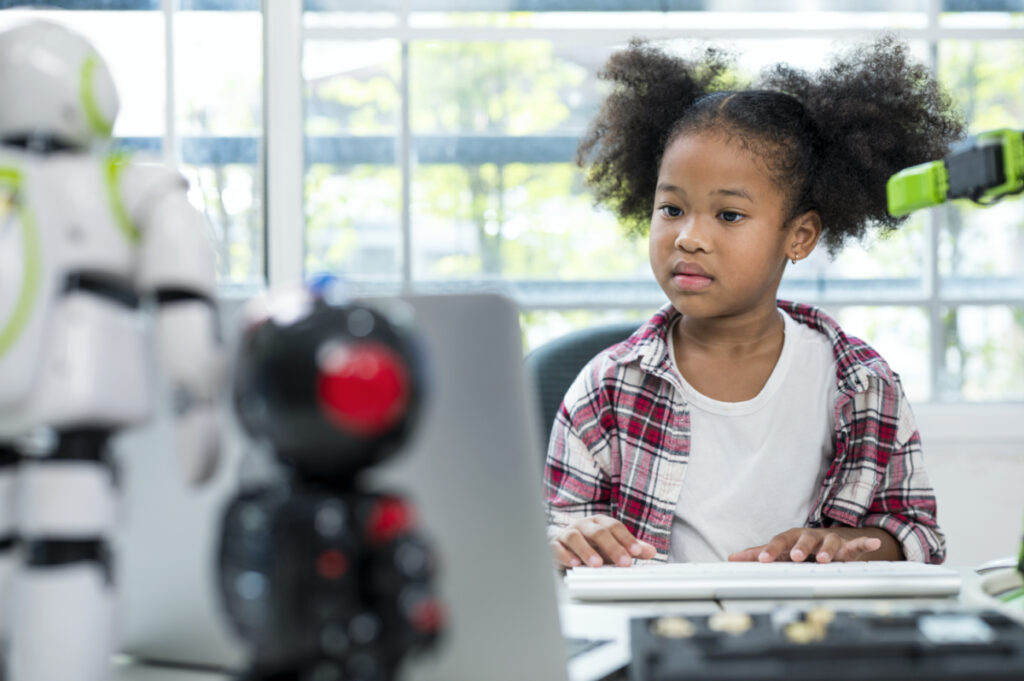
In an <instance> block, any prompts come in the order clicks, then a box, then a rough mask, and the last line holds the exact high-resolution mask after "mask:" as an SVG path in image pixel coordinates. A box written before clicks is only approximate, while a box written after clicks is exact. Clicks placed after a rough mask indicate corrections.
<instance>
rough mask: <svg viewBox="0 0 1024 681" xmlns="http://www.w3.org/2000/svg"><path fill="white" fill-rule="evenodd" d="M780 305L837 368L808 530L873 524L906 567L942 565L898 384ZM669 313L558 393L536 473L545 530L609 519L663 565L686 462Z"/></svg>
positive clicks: (869, 359) (868, 358)
mask: <svg viewBox="0 0 1024 681" xmlns="http://www.w3.org/2000/svg"><path fill="white" fill-rule="evenodd" d="M778 304H779V307H780V308H781V309H782V310H783V311H785V312H787V313H788V314H789V315H790V316H792V317H793V318H794V319H795V320H796V321H798V322H801V323H803V324H806V325H807V326H809V327H811V328H812V329H816V330H817V331H819V332H821V333H823V334H825V335H826V336H827V337H828V339H829V340H830V342H831V343H832V349H833V352H834V354H835V359H836V366H837V370H836V378H837V382H838V387H839V397H838V399H837V400H836V404H835V435H834V439H833V445H834V450H835V452H834V456H833V459H832V463H831V465H830V466H829V468H828V471H827V472H826V474H825V478H824V480H823V482H822V485H821V489H820V490H819V491H818V493H817V496H816V498H815V500H814V503H813V504H812V507H811V513H810V515H809V517H808V518H807V526H808V527H829V526H850V527H880V528H882V529H884V530H886V531H887V532H889V533H890V534H891V535H892V536H893V537H895V538H896V540H897V541H899V543H900V544H901V546H902V547H903V552H904V555H905V556H906V559H907V560H915V561H922V562H931V563H940V562H942V561H943V560H944V558H945V537H944V535H943V533H942V531H941V530H940V529H939V527H938V525H937V523H936V512H935V494H934V492H933V490H932V487H931V484H930V482H929V481H928V477H927V474H926V473H925V470H924V465H923V460H922V454H921V441H920V437H919V435H918V432H917V426H916V424H915V421H914V416H913V413H912V412H911V409H910V405H909V404H908V402H907V399H906V397H905V396H904V395H903V389H902V387H901V385H900V381H899V377H898V376H897V375H896V374H895V373H893V371H892V370H891V369H890V368H889V366H888V364H886V362H885V360H884V359H882V357H881V356H880V355H878V353H876V352H875V351H874V350H873V349H872V348H871V347H870V346H868V345H867V344H866V343H864V342H863V341H861V340H859V339H857V338H853V337H850V336H847V335H846V334H844V333H843V331H842V329H840V328H839V326H838V324H836V322H835V321H834V320H833V319H832V318H830V317H829V316H828V315H826V314H825V313H824V312H822V311H821V310H819V309H817V308H814V307H811V306H808V305H800V304H796V303H790V302H786V301H779V303H778ZM678 315H679V313H678V312H677V311H676V310H674V309H673V308H672V306H671V305H668V306H666V307H665V308H663V309H662V310H660V311H659V312H658V313H657V314H655V315H654V316H653V317H652V318H651V319H650V321H648V322H647V323H646V324H644V325H643V326H641V327H640V328H639V329H638V330H637V331H636V332H635V333H633V335H632V336H630V338H628V339H627V340H625V341H623V342H621V343H618V344H616V345H613V346H612V347H610V348H608V349H607V350H605V351H603V352H601V353H600V354H598V356H597V357H595V358H594V359H593V360H591V361H590V363H589V364H587V366H586V367H585V368H584V369H583V371H582V372H581V373H580V375H579V376H578V377H577V378H576V380H575V381H574V382H573V385H572V386H571V387H570V388H569V390H568V392H567V393H566V396H565V400H564V401H563V403H562V406H561V408H560V409H559V411H558V414H557V416H556V417H555V424H554V427H553V429H552V434H551V440H550V443H549V446H548V453H547V462H546V464H545V467H544V482H545V491H546V500H547V512H548V524H549V531H550V532H551V533H552V534H554V533H556V532H557V531H558V530H559V529H560V528H562V527H565V526H566V525H568V524H569V523H571V522H572V521H574V520H577V519H580V518H584V517H586V516H590V515H594V514H598V513H600V514H604V515H609V516H612V517H615V518H618V519H619V520H620V521H622V523H623V524H624V525H625V526H626V527H627V528H628V529H629V531H630V532H632V533H633V534H634V536H636V537H638V538H639V539H642V540H644V541H646V542H648V543H650V544H652V545H654V547H655V548H656V549H657V552H658V553H657V556H656V557H655V558H654V560H655V561H660V562H664V561H667V560H668V551H669V538H670V532H671V527H672V522H673V519H674V517H675V509H676V502H677V500H678V499H679V493H680V490H681V489H682V485H683V479H684V477H685V475H686V464H687V460H688V458H689V455H690V413H689V410H688V409H687V404H686V401H685V399H684V397H683V391H682V387H681V385H680V383H679V379H678V376H679V374H678V371H677V370H676V368H675V364H674V362H673V361H672V360H671V358H670V357H669V356H668V344H667V343H666V334H667V333H668V330H669V329H670V328H671V325H672V321H673V320H674V319H675V318H676V317H677V316H678ZM768 539H770V537H765V541H766V542H767V541H768Z"/></svg>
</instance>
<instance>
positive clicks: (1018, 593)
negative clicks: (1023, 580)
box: [999, 587, 1024, 603]
mask: <svg viewBox="0 0 1024 681" xmlns="http://www.w3.org/2000/svg"><path fill="white" fill-rule="evenodd" d="M1018 599H1020V601H1021V602H1022V603H1024V587H1021V588H1019V589H1015V590H1014V591H1011V592H1009V593H1005V594H1002V595H1001V596H999V600H1001V601H1002V602H1003V603H1011V602H1013V601H1016V600H1018Z"/></svg>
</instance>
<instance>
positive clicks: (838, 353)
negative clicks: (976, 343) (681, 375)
mask: <svg viewBox="0 0 1024 681" xmlns="http://www.w3.org/2000/svg"><path fill="white" fill-rule="evenodd" d="M778 306H779V309H781V310H782V311H783V312H785V313H787V314H788V315H789V316H791V317H792V318H793V319H795V320H796V321H798V322H800V323H801V324H804V325H805V326H809V327H811V328H812V329H815V330H816V331H818V332H820V333H823V334H824V335H825V336H826V337H827V338H828V340H829V342H830V343H831V344H832V354H833V355H834V356H835V358H836V378H837V380H838V383H839V389H840V390H841V391H842V392H846V393H850V394H853V393H863V392H866V391H867V390H868V387H869V385H870V382H871V379H872V378H875V379H878V378H881V379H883V380H886V381H891V380H893V378H894V376H893V374H892V370H891V369H890V368H889V366H888V365H887V364H886V363H885V361H884V360H883V359H882V357H881V356H880V355H879V354H878V353H877V352H875V351H874V350H873V349H872V348H871V347H870V346H869V345H867V344H866V343H864V342H863V341H861V340H860V339H858V338H854V337H851V336H847V335H846V333H844V332H843V330H842V329H841V328H840V327H839V324H838V323H837V322H836V321H835V320H834V319H832V317H830V316H829V315H828V314H826V313H825V312H824V311H823V310H821V309H820V308H817V307H814V306H813V305H804V304H801V303H793V302H790V301H787V300H779V301H778ZM679 316H680V313H679V311H678V310H676V309H675V308H673V307H672V305H671V304H666V305H665V306H664V307H662V308H661V309H660V310H658V311H657V312H656V313H655V314H654V316H652V317H651V318H650V319H649V320H647V322H645V323H644V324H643V326H641V327H640V328H639V329H637V330H636V331H635V332H634V333H633V335H632V336H630V337H629V339H628V340H627V341H626V342H625V343H624V344H623V346H622V348H621V351H620V352H617V353H616V355H617V356H615V359H616V360H617V361H619V362H622V363H630V362H635V361H639V362H640V367H641V369H643V370H644V371H645V372H647V373H649V374H652V375H655V376H671V375H672V363H671V362H670V361H669V357H668V341H667V335H668V332H669V329H671V328H672V323H673V322H674V321H675V320H676V318H677V317H679Z"/></svg>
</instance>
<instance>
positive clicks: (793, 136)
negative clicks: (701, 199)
mask: <svg viewBox="0 0 1024 681" xmlns="http://www.w3.org/2000/svg"><path fill="white" fill-rule="evenodd" d="M599 76H600V77H601V78H603V79H605V80H608V81H611V82H612V83H613V91H612V93H611V94H610V95H609V96H608V97H607V98H606V99H605V101H604V104H603V106H602V108H601V110H600V112H599V113H598V115H597V116H596V117H595V119H594V120H593V121H592V122H591V125H590V128H589V130H588V131H587V133H586V134H585V135H584V137H583V138H582V139H581V140H580V144H579V149H578V152H577V159H576V160H577V163H578V164H579V165H580V166H581V167H583V168H585V169H586V170H587V182H588V184H589V185H590V186H591V187H592V189H593V190H594V192H595V196H596V199H597V201H598V202H600V203H604V204H606V205H608V206H609V207H610V208H612V210H613V211H614V212H615V213H616V214H617V215H618V217H619V219H620V220H621V222H622V224H623V226H624V227H625V228H626V229H627V231H629V232H631V233H633V234H645V233H646V231H647V229H648V228H649V226H650V219H651V210H652V205H653V201H654V194H655V186H656V184H657V179H658V167H659V165H660V163H661V157H662V154H663V152H664V150H665V148H666V147H667V146H668V144H669V143H670V142H672V141H673V140H675V139H676V138H677V137H678V136H679V135H682V134H684V133H690V132H695V131H714V132H720V133H723V134H727V135H729V136H730V138H731V139H736V140H740V141H741V142H742V144H744V146H745V148H747V149H749V150H750V151H752V152H753V153H755V154H756V155H757V156H758V157H760V158H761V159H763V160H764V161H765V163H766V165H767V167H768V169H769V170H770V172H772V174H773V179H774V180H775V181H776V183H777V184H778V186H779V187H781V188H785V191H786V192H787V199H788V202H787V205H788V208H789V210H788V214H789V217H790V218H791V217H795V216H797V215H800V214H802V213H803V212H805V211H807V210H812V209H813V210H816V211H818V213H819V215H820V216H821V220H822V226H823V230H822V241H823V242H824V243H825V245H826V246H827V247H828V249H829V251H830V252H833V253H834V252H835V251H837V250H838V249H839V248H840V247H841V246H842V245H843V244H844V243H845V242H846V241H847V240H849V239H855V238H859V237H861V236H863V234H864V232H865V230H866V228H867V227H868V226H869V225H871V224H874V225H878V226H880V227H882V228H883V229H884V230H888V229H892V228H894V227H896V226H897V225H898V224H900V223H901V222H902V221H903V220H905V219H906V218H905V217H904V218H894V217H892V216H891V215H889V213H888V210H887V209H886V195H885V183H886V181H887V180H888V179H889V177H890V176H891V175H892V174H893V173H895V172H897V171H899V170H902V169H903V168H906V167H908V166H912V165H916V164H918V163H924V162H925V161H930V160H934V159H937V158H941V157H943V156H945V155H946V154H947V153H948V152H949V145H950V144H951V143H952V142H954V141H955V140H957V139H959V138H961V137H963V134H964V121H963V118H962V116H961V115H960V114H959V113H958V112H957V111H956V109H955V108H954V107H953V104H952V100H951V98H950V96H949V95H948V94H947V93H946V92H945V91H944V90H943V89H942V88H941V87H940V86H939V84H938V82H936V80H935V78H934V76H933V75H932V73H931V71H930V70H929V69H928V67H927V66H925V65H923V64H921V63H918V62H915V61H913V60H912V59H911V58H910V55H909V54H908V50H907V47H906V45H905V44H903V43H902V42H900V41H899V40H898V39H897V38H896V37H894V36H892V35H883V36H881V37H879V38H878V39H876V40H875V41H873V42H871V43H869V44H867V45H856V46H852V47H850V48H849V49H848V50H847V51H845V52H844V53H842V54H839V55H837V56H836V57H835V58H834V59H833V60H832V62H831V63H830V64H829V66H827V67H826V68H824V69H822V70H821V71H818V72H817V73H807V72H806V71H803V70H799V69H796V68H792V67H790V66H787V65H785V64H778V65H776V66H774V67H771V68H769V69H766V70H765V71H764V72H762V74H761V76H760V78H759V79H758V80H757V81H756V82H755V83H753V84H751V85H748V86H747V87H744V88H741V89H738V88H737V87H736V86H737V81H736V77H735V75H734V70H733V67H732V59H731V58H730V56H729V55H728V54H726V53H725V52H723V51H721V50H718V49H715V48H709V49H706V50H704V51H703V52H702V53H700V54H698V55H696V56H695V57H693V58H686V57H679V56H675V55H670V54H668V53H666V52H664V51H663V50H661V49H659V48H657V47H654V46H652V45H651V44H649V43H648V42H646V41H644V40H639V39H634V40H633V41H631V42H630V44H629V47H628V48H627V49H625V50H623V51H621V52H618V53H616V54H614V55H612V57H611V58H610V59H609V60H608V63H607V64H606V65H605V68H604V69H603V70H602V71H601V73H600V74H599ZM787 222H788V220H787Z"/></svg>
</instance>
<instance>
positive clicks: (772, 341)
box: [676, 305, 784, 357]
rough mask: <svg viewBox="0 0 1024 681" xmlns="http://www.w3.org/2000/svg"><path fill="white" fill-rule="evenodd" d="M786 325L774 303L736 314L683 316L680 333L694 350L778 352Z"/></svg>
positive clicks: (738, 353)
mask: <svg viewBox="0 0 1024 681" xmlns="http://www.w3.org/2000/svg"><path fill="white" fill-rule="evenodd" d="M783 328H784V324H783V321H782V317H780V316H779V311H778V308H777V307H775V306H774V305H772V306H771V307H763V308H762V309H759V310H757V311H755V312H752V313H749V314H745V315H742V316H736V317H715V318H709V319H699V318H695V317H689V316H687V315H683V316H682V318H681V319H680V320H679V324H678V325H677V327H676V329H677V330H676V333H677V334H678V335H677V338H678V340H679V341H680V346H681V347H682V348H687V349H688V350H690V351H694V350H696V351H699V352H701V353H702V354H703V353H707V354H715V355H727V356H732V357H743V356H750V355H758V354H761V353H763V352H765V350H769V351H771V352H774V351H776V349H777V347H778V346H779V345H781V340H782V337H783Z"/></svg>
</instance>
